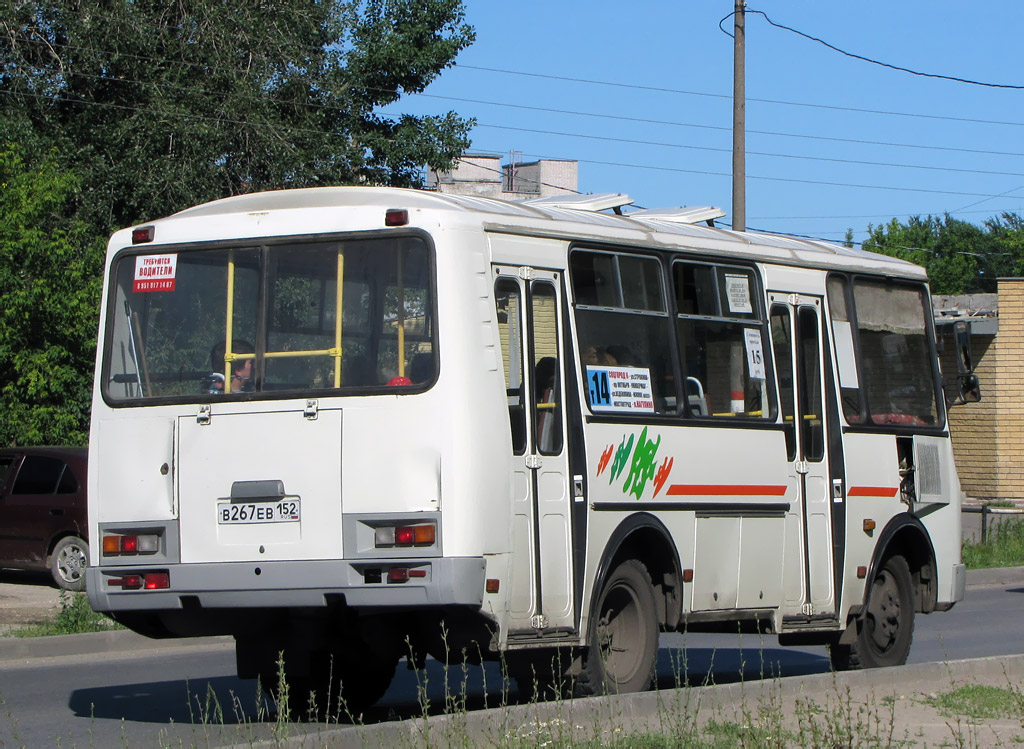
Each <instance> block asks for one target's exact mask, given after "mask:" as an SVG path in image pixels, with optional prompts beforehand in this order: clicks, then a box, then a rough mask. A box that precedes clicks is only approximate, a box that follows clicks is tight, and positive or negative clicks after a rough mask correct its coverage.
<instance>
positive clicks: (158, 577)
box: [144, 572, 171, 590]
mask: <svg viewBox="0 0 1024 749" xmlns="http://www.w3.org/2000/svg"><path fill="white" fill-rule="evenodd" d="M144 577H145V580H146V584H145V587H146V590H166V589H167V588H169V587H171V575H170V573H168V572H147V573H146V574H145V575H144Z"/></svg>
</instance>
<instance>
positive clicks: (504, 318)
mask: <svg viewBox="0 0 1024 749" xmlns="http://www.w3.org/2000/svg"><path fill="white" fill-rule="evenodd" d="M494 300H495V306H496V307H497V312H498V335H499V338H500V339H501V358H502V361H503V363H504V373H505V397H506V399H507V401H508V418H509V425H510V427H511V430H512V451H513V452H514V453H515V454H516V455H522V454H523V453H525V452H526V401H525V399H524V396H525V393H524V392H523V318H522V314H523V305H522V294H521V292H520V290H519V284H517V283H516V282H515V281H513V280H512V279H510V278H501V279H498V282H497V283H496V284H495V287H494Z"/></svg>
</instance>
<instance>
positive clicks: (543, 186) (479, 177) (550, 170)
mask: <svg viewBox="0 0 1024 749" xmlns="http://www.w3.org/2000/svg"><path fill="white" fill-rule="evenodd" d="M501 160H502V157H501V156H499V155H496V154H487V153H467V154H463V156H462V157H461V158H460V159H459V161H458V162H457V163H456V165H455V168H454V169H452V170H451V171H449V172H437V171H434V170H428V172H427V185H426V187H427V189H428V190H436V191H438V192H441V193H445V194H447V195H470V196H474V197H480V198H499V199H501V200H522V199H524V198H546V197H548V196H551V195H571V194H575V193H576V192H577V184H578V175H579V164H578V162H576V161H570V160H567V159H541V160H539V161H531V162H520V161H516V160H514V159H510V160H509V162H508V163H506V164H502V163H501Z"/></svg>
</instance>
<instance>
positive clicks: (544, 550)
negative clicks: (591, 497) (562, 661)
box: [495, 267, 574, 636]
mask: <svg viewBox="0 0 1024 749" xmlns="http://www.w3.org/2000/svg"><path fill="white" fill-rule="evenodd" d="M495 272H496V281H495V298H496V303H497V307H498V325H499V329H500V332H501V348H502V355H503V358H504V365H505V366H504V370H505V385H506V394H507V398H508V409H509V419H510V423H511V430H512V452H513V456H512V466H513V467H512V474H513V475H512V477H511V478H512V481H511V485H512V517H511V529H510V533H511V537H512V559H511V574H512V580H511V591H510V594H509V606H510V612H509V613H510V619H511V621H510V624H511V626H510V631H511V632H513V633H517V632H518V633H519V634H520V635H522V634H523V633H524V632H526V631H530V630H532V632H533V634H535V635H536V636H542V635H544V634H545V633H553V632H556V631H563V632H564V631H565V629H566V628H570V629H571V628H573V626H574V613H573V594H572V577H571V569H572V567H571V560H572V536H571V527H570V511H571V503H572V496H571V493H570V489H569V488H570V486H571V482H570V480H569V461H568V450H567V447H566V440H565V427H564V425H565V399H564V398H563V397H562V393H563V392H564V389H565V386H564V376H563V372H564V367H563V363H564V344H563V341H562V340H561V333H562V326H561V325H560V324H559V321H560V320H561V319H562V314H563V311H562V300H561V297H560V296H559V294H558V288H559V285H560V274H558V273H554V272H550V271H541V270H536V269H532V268H523V269H520V268H500V267H499V268H495Z"/></svg>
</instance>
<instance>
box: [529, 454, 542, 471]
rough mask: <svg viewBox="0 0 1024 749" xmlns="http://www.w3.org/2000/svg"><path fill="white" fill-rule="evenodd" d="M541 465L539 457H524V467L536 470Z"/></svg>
mask: <svg viewBox="0 0 1024 749" xmlns="http://www.w3.org/2000/svg"><path fill="white" fill-rule="evenodd" d="M541 465H542V461H541V459H540V456H539V455H527V456H526V467H527V468H532V469H534V470H537V469H538V468H540V467H541Z"/></svg>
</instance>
